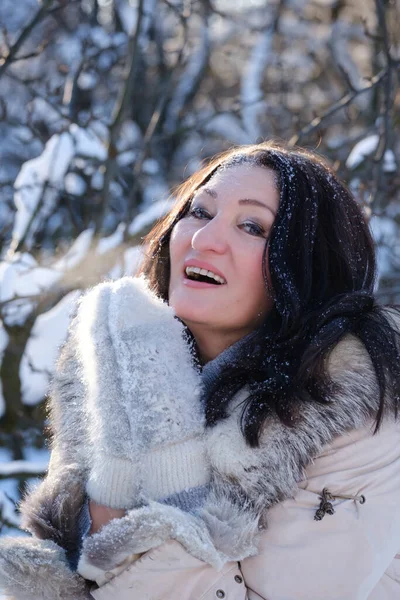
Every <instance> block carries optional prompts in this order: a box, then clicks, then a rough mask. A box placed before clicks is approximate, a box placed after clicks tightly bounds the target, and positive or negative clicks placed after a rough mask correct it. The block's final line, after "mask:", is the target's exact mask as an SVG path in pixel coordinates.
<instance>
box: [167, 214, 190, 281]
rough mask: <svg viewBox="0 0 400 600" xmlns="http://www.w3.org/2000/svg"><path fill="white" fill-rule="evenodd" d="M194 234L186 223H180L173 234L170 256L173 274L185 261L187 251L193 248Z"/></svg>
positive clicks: (170, 243)
mask: <svg viewBox="0 0 400 600" xmlns="http://www.w3.org/2000/svg"><path fill="white" fill-rule="evenodd" d="M191 240H192V233H191V231H190V228H189V227H188V224H187V223H185V221H183V220H182V221H178V223H177V224H176V225H175V227H174V228H173V230H172V233H171V239H170V242H169V255H170V261H171V273H173V272H174V271H175V268H176V267H177V266H179V263H180V262H181V261H182V260H183V259H184V256H185V253H186V252H187V249H188V248H190V247H191Z"/></svg>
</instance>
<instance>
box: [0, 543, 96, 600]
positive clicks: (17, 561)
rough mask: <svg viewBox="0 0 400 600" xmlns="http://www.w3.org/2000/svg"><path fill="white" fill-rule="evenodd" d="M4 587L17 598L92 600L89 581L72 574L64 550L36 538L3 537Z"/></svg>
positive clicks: (0, 564) (0, 574) (0, 554)
mask: <svg viewBox="0 0 400 600" xmlns="http://www.w3.org/2000/svg"><path fill="white" fill-rule="evenodd" d="M0 581H1V587H0V589H1V588H3V589H4V590H6V591H7V593H8V594H10V595H11V596H12V597H13V598H15V599H17V600H89V599H90V598H92V596H91V595H90V593H89V587H90V586H89V584H88V583H87V582H85V580H84V579H82V577H79V575H77V574H76V573H72V572H71V570H70V569H69V567H68V564H67V563H66V560H65V554H64V552H63V550H62V549H61V548H60V547H59V546H57V545H56V544H54V543H53V542H51V541H44V540H38V539H35V538H10V539H4V540H2V544H1V552H0Z"/></svg>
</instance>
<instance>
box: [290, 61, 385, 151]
mask: <svg viewBox="0 0 400 600" xmlns="http://www.w3.org/2000/svg"><path fill="white" fill-rule="evenodd" d="M386 74H387V69H383V70H382V71H381V72H380V73H378V74H377V75H375V77H373V78H372V79H371V80H370V81H369V82H368V83H367V84H366V85H365V86H364V87H363V88H360V89H359V90H357V91H355V92H349V93H348V94H346V95H345V96H343V97H342V98H341V99H340V100H338V101H337V102H335V103H334V104H332V106H330V107H329V108H328V109H327V110H326V111H325V112H324V113H323V114H322V115H321V116H320V117H316V118H315V119H313V120H312V121H311V123H309V124H308V125H306V126H305V127H303V128H302V129H301V130H300V131H299V133H298V134H296V135H294V136H293V137H292V138H291V139H290V140H289V145H290V146H295V145H296V144H298V143H299V141H300V140H301V139H302V138H303V137H304V136H306V135H309V134H310V133H311V132H312V131H315V130H316V129H318V127H320V126H321V124H322V123H323V122H324V121H326V120H327V119H328V118H329V117H331V116H332V115H334V114H335V113H336V112H338V111H339V110H342V109H343V108H345V107H346V106H348V105H349V104H351V103H352V102H353V100H354V99H355V98H357V96H360V95H361V94H364V93H365V92H368V91H370V90H372V89H373V88H374V87H375V86H377V85H379V84H380V83H381V81H382V80H383V79H384V77H386Z"/></svg>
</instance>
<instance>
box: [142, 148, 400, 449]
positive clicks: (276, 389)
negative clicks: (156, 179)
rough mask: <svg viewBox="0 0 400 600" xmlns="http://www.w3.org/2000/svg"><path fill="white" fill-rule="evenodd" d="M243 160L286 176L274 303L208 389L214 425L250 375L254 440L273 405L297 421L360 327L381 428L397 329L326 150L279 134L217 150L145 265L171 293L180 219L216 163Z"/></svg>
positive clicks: (394, 378) (179, 196)
mask: <svg viewBox="0 0 400 600" xmlns="http://www.w3.org/2000/svg"><path fill="white" fill-rule="evenodd" d="M239 164H253V165H257V166H262V167H265V168H269V169H272V170H273V171H274V172H275V173H276V176H277V185H278V188H279V194H280V204H279V208H278V212H277V215H276V218H275V221H274V223H273V226H272V228H271V231H270V235H269V237H268V240H267V241H266V247H265V252H264V259H263V272H264V278H265V279H266V274H267V272H268V273H269V281H270V293H272V295H273V298H274V306H273V308H272V310H271V311H270V313H269V314H268V315H267V317H266V320H265V323H264V324H263V325H262V327H260V328H259V330H257V332H255V334H254V335H253V336H251V341H250V340H249V352H247V355H251V360H249V361H247V363H246V361H241V363H240V364H237V365H231V366H230V368H227V370H226V373H225V374H222V375H221V377H220V378H219V381H218V382H217V383H216V387H215V388H214V389H213V390H212V393H211V394H210V395H209V397H208V399H207V411H206V414H207V420H208V423H209V425H212V424H213V423H215V422H217V421H218V420H219V419H221V418H224V417H225V416H226V407H227V404H228V402H229V400H230V398H231V396H232V394H233V393H235V391H237V389H239V388H240V387H241V386H242V385H243V384H244V383H247V384H249V386H250V388H251V389H252V393H251V395H250V397H249V398H248V402H247V403H246V405H245V409H244V412H243V419H242V427H243V433H244V435H245V437H246V440H247V441H248V443H249V444H251V445H256V444H257V443H258V439H259V433H260V430H261V427H262V423H263V420H264V419H265V418H266V416H267V414H269V412H270V411H271V409H273V410H274V411H275V412H276V413H277V414H278V416H279V417H280V418H281V419H282V420H283V421H284V422H287V424H290V423H291V422H292V412H293V411H292V409H291V408H290V407H293V406H295V404H296V399H297V400H298V399H300V398H301V400H302V401H304V399H308V400H309V401H319V402H321V401H323V400H324V398H325V397H326V396H327V390H328V377H327V374H326V373H325V372H324V358H325V357H326V355H327V354H328V352H329V351H330V350H331V349H332V348H333V346H334V345H335V344H336V343H337V342H338V341H339V340H340V338H341V337H342V336H343V335H345V334H346V333H353V334H354V335H357V336H358V337H359V338H360V339H361V341H362V342H363V343H364V345H365V346H366V349H367V351H368V353H369V354H370V357H371V360H372V363H373V365H374V368H375V371H376V374H377V379H378V383H379V388H380V408H379V411H378V413H377V415H376V423H377V427H378V426H379V424H380V422H381V419H382V416H383V412H384V408H385V396H386V395H387V394H386V391H387V389H388V387H390V390H391V393H392V396H393V395H396V397H397V394H398V390H399V382H400V360H399V359H400V356H399V350H398V342H397V338H396V332H395V330H394V328H393V326H392V324H391V323H390V322H389V320H388V317H387V316H386V313H385V312H384V311H382V309H381V307H379V306H378V305H377V304H376V302H375V300H374V295H373V292H374V284H375V277H376V260H375V249H374V243H373V239H372V236H371V233H370V231H369V227H368V224H367V222H366V220H365V218H364V215H363V212H362V209H361V207H360V206H359V205H358V203H357V202H356V200H355V199H354V197H353V196H352V194H351V193H350V191H349V190H348V189H347V188H346V186H345V185H344V184H343V183H342V182H341V181H339V179H338V178H337V177H336V174H335V173H334V171H333V170H332V169H331V168H330V167H329V166H328V165H327V163H326V162H325V161H324V160H323V159H322V158H321V157H320V156H318V155H316V154H314V153H312V152H309V151H307V150H304V149H299V148H289V147H287V146H286V145H284V144H279V143H276V142H264V143H261V144H255V145H251V146H242V147H239V148H234V149H232V150H229V151H227V152H224V153H222V154H220V155H218V156H216V157H215V158H213V159H212V160H211V161H210V162H209V163H208V164H207V165H206V166H205V167H203V168H202V169H201V170H200V171H198V172H197V173H195V174H194V175H192V176H191V177H190V178H189V179H188V180H187V181H186V182H185V183H183V184H182V185H181V186H180V187H179V188H178V189H177V190H176V203H175V205H174V207H173V209H172V210H171V211H170V213H169V214H168V215H166V216H165V217H164V218H163V219H162V220H161V221H160V222H159V223H158V224H157V225H156V226H155V227H154V228H153V230H152V231H151V232H150V233H149V234H148V236H147V237H146V240H145V242H146V243H147V244H148V249H149V252H148V255H147V257H146V259H145V261H144V263H143V265H142V268H141V272H142V273H143V274H145V275H146V276H147V278H148V280H149V283H150V286H151V287H152V289H153V290H154V291H155V292H156V293H157V294H158V295H160V296H161V297H162V298H163V299H164V300H168V285H169V277H170V261H169V240H170V236H171V232H172V229H173V227H174V225H175V224H176V223H177V222H178V221H179V220H180V219H182V218H183V217H184V216H185V215H186V213H187V212H188V210H189V207H190V203H191V199H192V198H193V194H194V193H195V191H196V190H198V189H199V188H200V187H201V186H203V185H205V184H206V183H207V182H208V181H209V180H210V178H211V177H212V176H213V175H214V174H215V173H216V172H217V171H219V170H221V169H225V168H230V167H232V166H234V165H239ZM267 247H268V253H267V252H266V250H267ZM244 355H246V353H244ZM235 382H236V383H235ZM392 406H393V405H392ZM396 406H397V404H396Z"/></svg>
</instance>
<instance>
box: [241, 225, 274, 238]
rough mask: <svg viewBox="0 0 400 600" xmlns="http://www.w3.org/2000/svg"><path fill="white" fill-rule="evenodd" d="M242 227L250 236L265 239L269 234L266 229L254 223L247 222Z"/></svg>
mask: <svg viewBox="0 0 400 600" xmlns="http://www.w3.org/2000/svg"><path fill="white" fill-rule="evenodd" d="M240 227H241V228H242V229H244V231H246V232H247V233H249V234H250V235H254V236H256V237H264V238H265V237H266V236H267V232H266V231H265V229H264V227H262V226H261V225H258V223H253V222H252V221H245V222H244V223H242V224H241V226H240Z"/></svg>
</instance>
